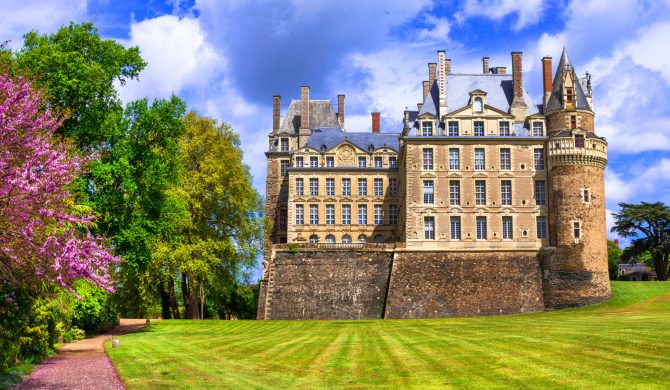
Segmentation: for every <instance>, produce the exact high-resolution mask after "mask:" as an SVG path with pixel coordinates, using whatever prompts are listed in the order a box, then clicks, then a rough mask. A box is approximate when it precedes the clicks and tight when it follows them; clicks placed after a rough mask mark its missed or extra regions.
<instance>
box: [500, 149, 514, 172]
mask: <svg viewBox="0 0 670 390" xmlns="http://www.w3.org/2000/svg"><path fill="white" fill-rule="evenodd" d="M500 169H504V170H510V169H512V151H511V150H510V148H501V149H500Z"/></svg>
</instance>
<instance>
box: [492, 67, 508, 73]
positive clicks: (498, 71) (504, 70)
mask: <svg viewBox="0 0 670 390" xmlns="http://www.w3.org/2000/svg"><path fill="white" fill-rule="evenodd" d="M495 69H496V74H499V75H504V74H507V68H506V67H504V66H496V68H495Z"/></svg>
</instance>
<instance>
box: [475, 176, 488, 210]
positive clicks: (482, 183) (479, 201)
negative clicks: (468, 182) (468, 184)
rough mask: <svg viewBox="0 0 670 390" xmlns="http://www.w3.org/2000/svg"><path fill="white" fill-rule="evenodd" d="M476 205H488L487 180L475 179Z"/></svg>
mask: <svg viewBox="0 0 670 390" xmlns="http://www.w3.org/2000/svg"><path fill="white" fill-rule="evenodd" d="M475 205H477V206H486V180H475Z"/></svg>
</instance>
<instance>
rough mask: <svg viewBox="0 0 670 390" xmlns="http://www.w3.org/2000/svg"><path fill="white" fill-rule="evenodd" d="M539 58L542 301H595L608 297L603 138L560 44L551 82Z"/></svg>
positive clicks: (552, 303)
mask: <svg viewBox="0 0 670 390" xmlns="http://www.w3.org/2000/svg"><path fill="white" fill-rule="evenodd" d="M542 62H543V69H544V72H543V74H544V76H543V77H544V80H543V81H544V82H543V85H544V88H545V91H544V92H545V97H546V98H545V103H544V113H545V115H546V118H547V135H548V136H549V139H548V141H547V142H548V144H547V157H548V166H549V186H548V187H549V222H550V225H549V226H550V244H551V246H553V247H555V248H556V249H555V252H554V253H551V254H550V255H548V256H546V257H545V264H544V276H543V279H544V280H543V285H544V286H543V288H544V301H545V306H546V307H547V308H561V307H570V306H580V305H585V304H591V303H597V302H601V301H605V300H607V299H608V298H609V296H610V285H609V277H608V272H607V228H606V225H605V184H604V183H605V178H604V170H605V166H606V165H607V142H606V141H605V139H604V138H602V137H598V136H597V135H596V134H595V132H594V126H593V117H594V113H593V109H592V107H591V104H590V102H589V100H588V99H587V96H586V94H585V93H584V89H583V87H582V85H581V83H580V80H579V79H578V78H577V76H576V73H575V70H574V68H573V67H572V64H571V63H570V59H569V57H568V55H567V53H566V51H565V49H563V54H562V56H561V60H560V62H559V64H558V67H557V69H556V75H555V77H554V81H553V83H551V81H550V78H551V58H548V57H545V58H544V59H543V60H542ZM547 68H548V69H549V71H547ZM549 87H551V90H550V91H547V88H549ZM540 157H541V158H543V156H540ZM536 158H539V157H537V156H536Z"/></svg>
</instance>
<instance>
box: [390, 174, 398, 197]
mask: <svg viewBox="0 0 670 390" xmlns="http://www.w3.org/2000/svg"><path fill="white" fill-rule="evenodd" d="M389 195H390V196H397V195H398V179H396V178H391V179H389Z"/></svg>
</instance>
